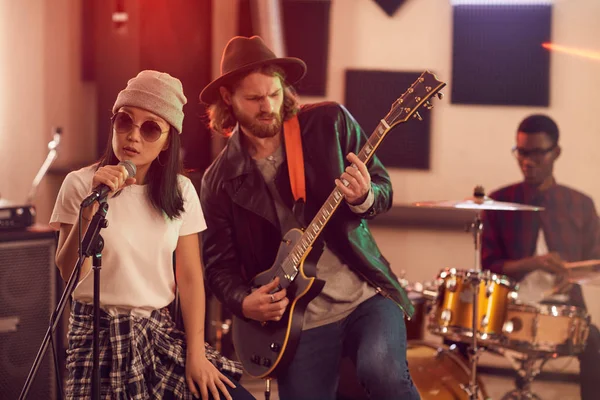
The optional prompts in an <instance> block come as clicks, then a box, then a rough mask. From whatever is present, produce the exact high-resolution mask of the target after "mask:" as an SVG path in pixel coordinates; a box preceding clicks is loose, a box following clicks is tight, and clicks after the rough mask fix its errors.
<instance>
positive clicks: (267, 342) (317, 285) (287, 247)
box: [232, 229, 325, 378]
mask: <svg viewBox="0 0 600 400" xmlns="http://www.w3.org/2000/svg"><path fill="white" fill-rule="evenodd" d="M301 237H302V231H300V230H299V229H292V230H290V231H288V232H287V233H286V235H285V236H284V238H283V241H282V242H281V245H280V246H279V250H278V251H277V257H276V259H275V262H274V263H273V265H272V266H271V268H270V269H268V270H267V271H265V272H262V273H260V274H258V275H256V276H255V277H254V279H253V280H252V287H259V286H263V285H266V284H267V283H269V282H271V281H272V280H273V278H274V277H275V276H277V275H278V274H281V268H280V265H281V263H282V262H283V261H284V260H285V258H286V257H287V256H288V254H289V253H290V251H291V250H292V249H293V248H294V245H295V244H296V242H297V241H298V240H300V239H301ZM320 255H321V254H320V252H319V251H314V250H313V251H310V252H308V254H307V256H306V257H305V258H304V259H303V260H302V261H301V262H300V267H299V272H298V275H297V276H296V277H295V278H294V279H293V280H292V281H291V282H290V283H289V286H287V287H286V289H287V297H288V299H289V300H290V303H289V305H288V307H287V309H286V311H285V314H283V317H282V318H281V320H280V321H268V322H258V321H255V320H250V319H246V318H239V317H236V316H234V317H233V326H232V331H233V344H234V347H235V351H236V354H237V355H238V357H239V359H240V362H241V363H242V365H243V367H244V369H245V370H246V372H247V373H248V374H249V375H251V376H253V377H257V378H265V377H273V376H275V375H276V373H277V371H279V370H281V369H283V368H284V367H285V366H286V365H287V364H288V363H289V362H290V361H291V359H292V358H293V357H294V353H295V350H296V347H298V343H299V341H300V334H301V333H302V325H303V323H304V311H305V310H306V306H307V305H308V303H309V302H310V301H311V300H312V299H314V298H315V297H316V296H317V295H318V294H319V293H320V292H321V290H322V289H323V285H324V284H325V282H324V281H322V280H319V279H317V278H315V276H316V264H317V261H318V259H319V257H320ZM280 282H281V283H285V282H286V280H285V279H281V276H280ZM282 286H283V287H285V284H284V285H282Z"/></svg>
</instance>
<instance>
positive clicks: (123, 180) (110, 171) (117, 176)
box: [92, 165, 135, 194]
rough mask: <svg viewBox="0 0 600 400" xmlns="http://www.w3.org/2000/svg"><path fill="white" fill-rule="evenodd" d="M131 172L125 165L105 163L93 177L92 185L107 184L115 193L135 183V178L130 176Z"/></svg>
mask: <svg viewBox="0 0 600 400" xmlns="http://www.w3.org/2000/svg"><path fill="white" fill-rule="evenodd" d="M128 176H129V173H128V172H127V170H126V169H125V167H124V166H123V165H105V166H103V167H101V168H98V170H97V171H96V173H95V174H94V178H93V179H92V187H93V188H95V187H97V186H98V185H100V184H102V183H103V184H105V185H106V186H108V187H109V188H110V192H111V193H112V194H114V193H115V192H116V191H118V190H119V189H122V188H124V187H125V186H129V185H132V184H134V183H135V178H128Z"/></svg>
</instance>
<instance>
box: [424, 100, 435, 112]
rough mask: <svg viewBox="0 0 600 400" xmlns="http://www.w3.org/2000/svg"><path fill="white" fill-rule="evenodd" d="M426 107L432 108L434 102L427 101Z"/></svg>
mask: <svg viewBox="0 0 600 400" xmlns="http://www.w3.org/2000/svg"><path fill="white" fill-rule="evenodd" d="M425 108H426V109H428V110H431V109H432V108H433V104H431V103H430V102H429V101H426V102H425Z"/></svg>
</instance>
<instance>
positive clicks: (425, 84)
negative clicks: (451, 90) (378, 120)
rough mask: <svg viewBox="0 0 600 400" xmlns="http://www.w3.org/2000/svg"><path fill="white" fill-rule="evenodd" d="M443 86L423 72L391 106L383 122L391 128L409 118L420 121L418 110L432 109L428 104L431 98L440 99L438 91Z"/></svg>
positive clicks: (433, 77)
mask: <svg viewBox="0 0 600 400" xmlns="http://www.w3.org/2000/svg"><path fill="white" fill-rule="evenodd" d="M444 86H446V83H445V82H442V81H440V80H439V79H437V77H436V76H435V75H434V74H432V73H431V72H429V71H425V72H423V73H422V74H421V76H420V77H419V78H417V80H416V81H414V82H413V84H412V85H411V86H410V87H409V88H408V89H407V90H406V92H404V94H403V95H402V96H400V98H398V99H397V100H396V101H395V102H394V104H392V108H391V109H390V112H389V113H388V114H387V115H386V116H385V122H387V124H388V125H389V126H390V127H393V126H394V125H397V124H399V123H402V122H406V121H408V119H409V118H411V117H413V118H418V119H419V120H422V118H421V115H419V113H418V110H419V108H421V107H425V108H427V109H428V110H431V109H432V108H433V105H432V104H431V102H430V99H431V97H433V96H434V95H437V97H438V98H439V99H442V97H443V94H442V93H441V92H440V90H441V89H442V88H443V87H444Z"/></svg>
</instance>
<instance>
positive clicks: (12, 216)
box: [0, 200, 35, 231]
mask: <svg viewBox="0 0 600 400" xmlns="http://www.w3.org/2000/svg"><path fill="white" fill-rule="evenodd" d="M34 223H35V207H34V206H33V205H31V204H28V205H13V204H11V203H9V202H7V201H6V200H0V230H3V231H4V230H14V229H25V228H27V227H28V226H31V225H33V224H34Z"/></svg>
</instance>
